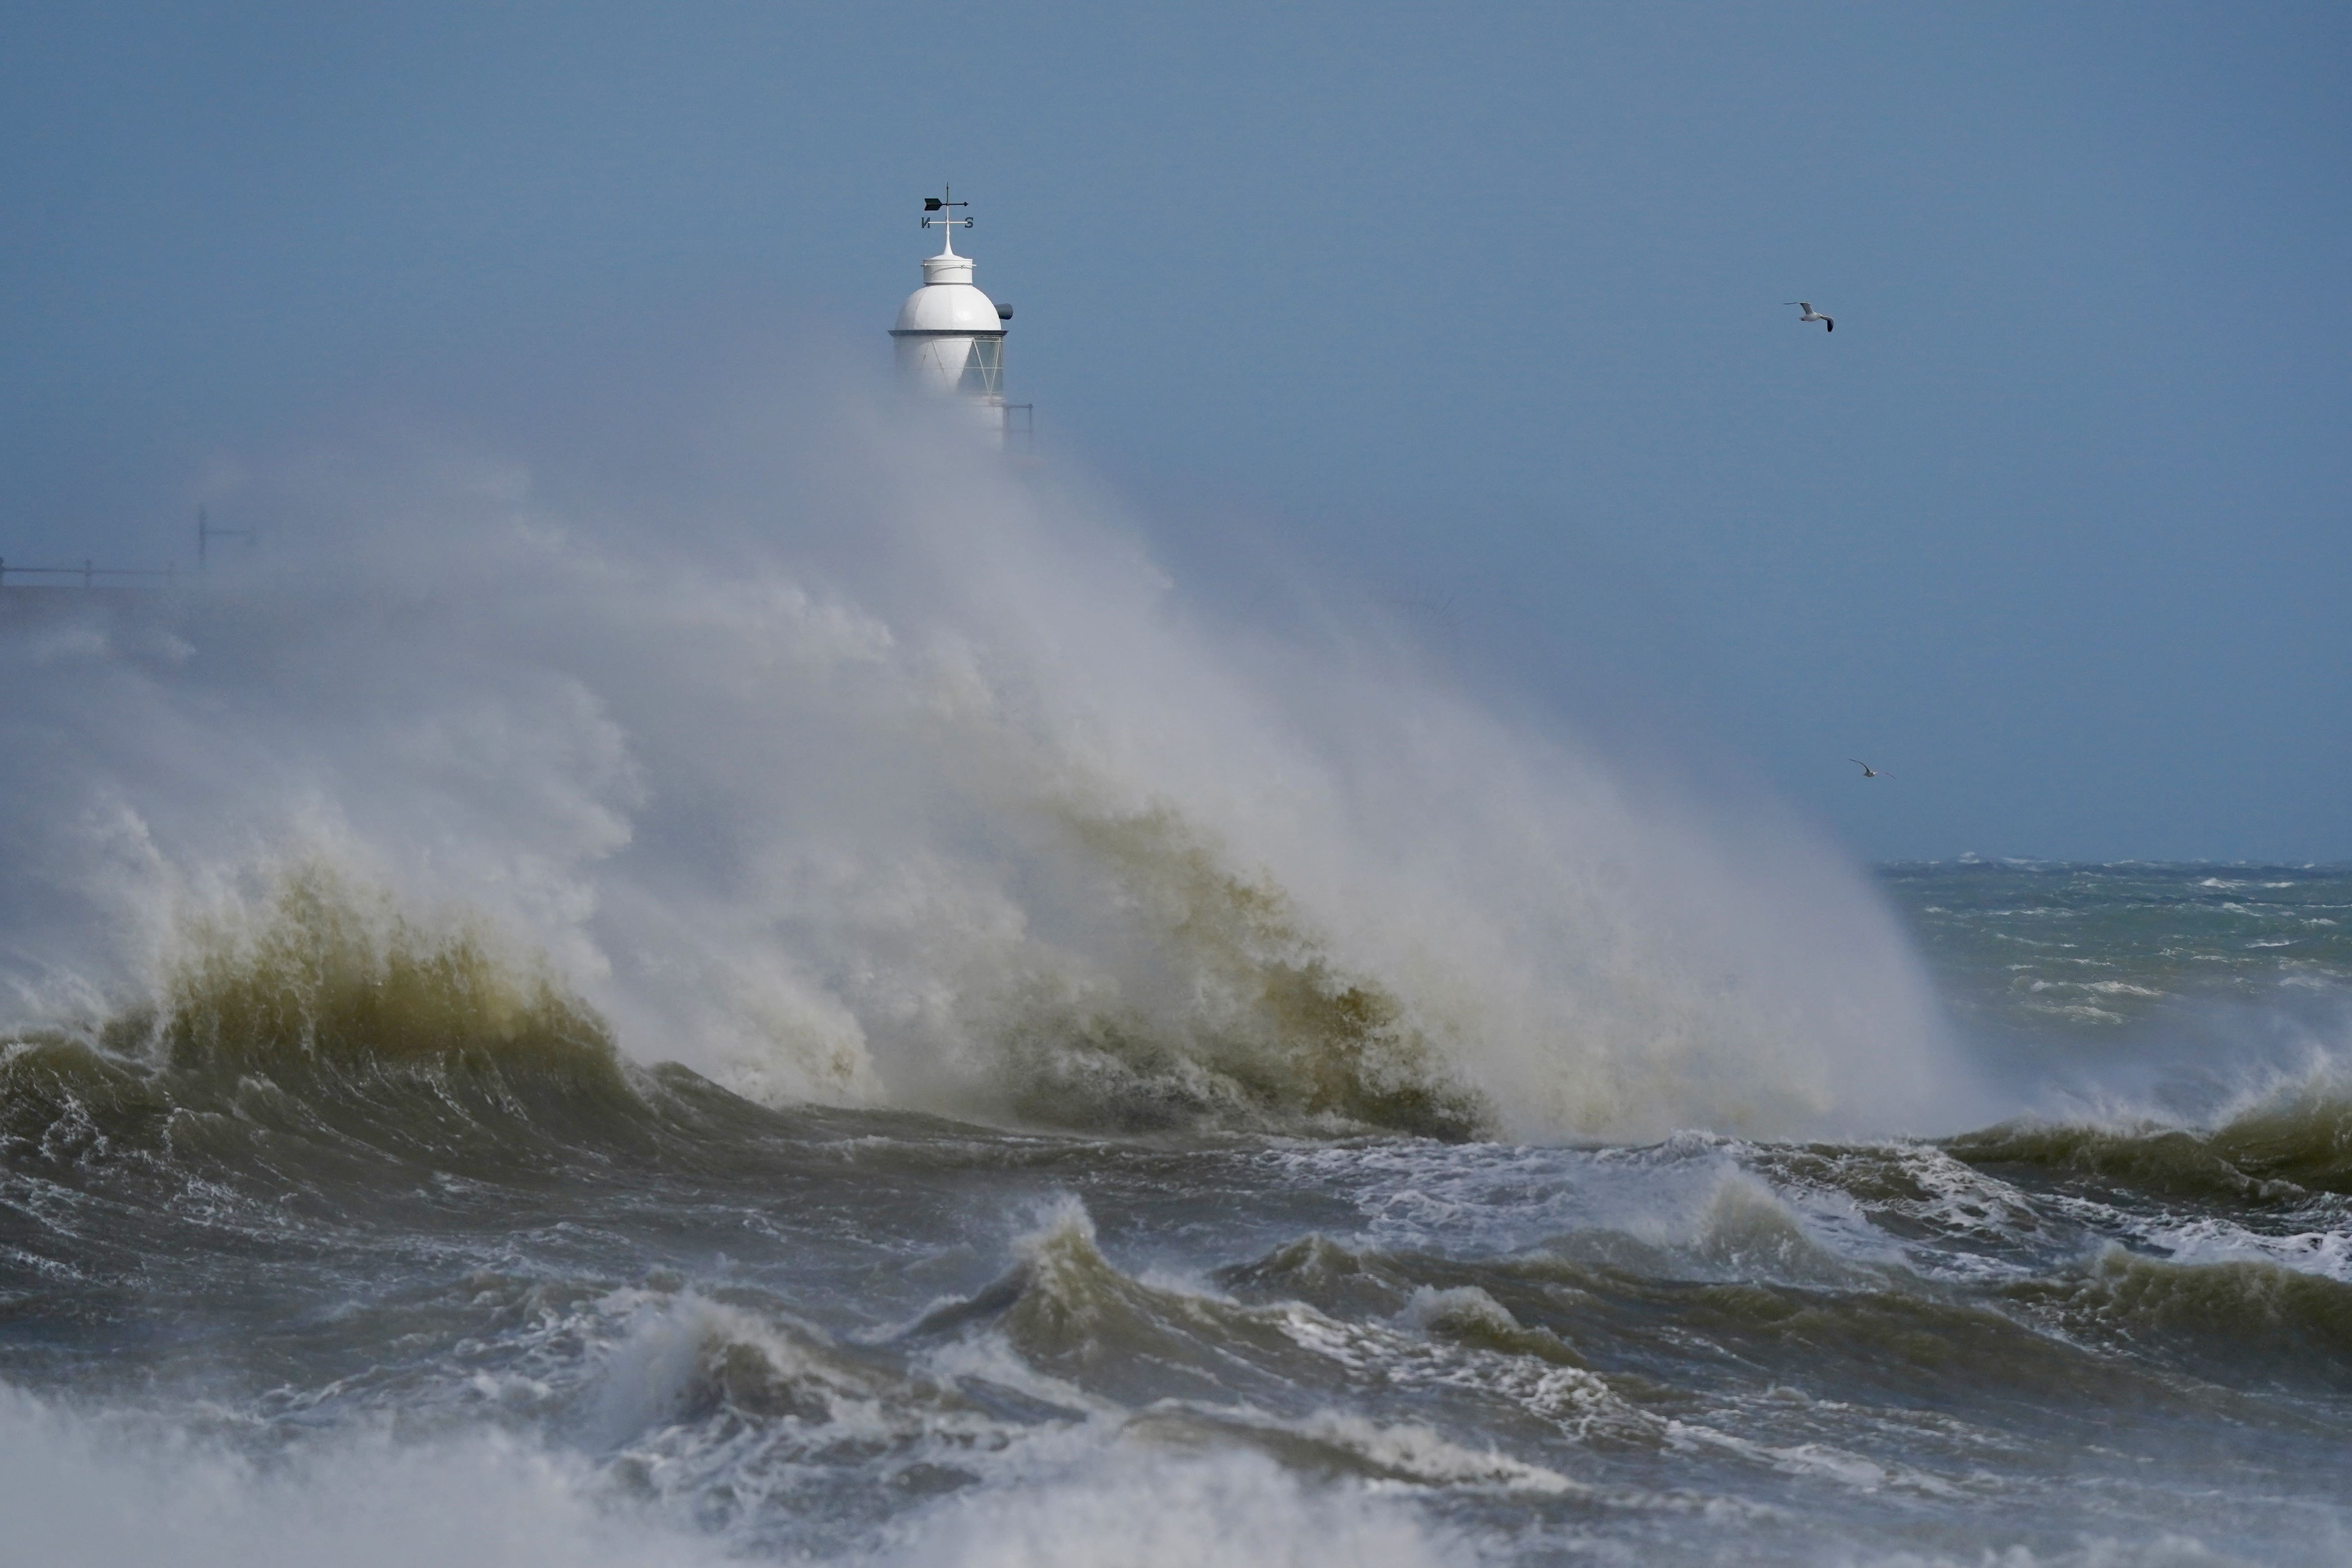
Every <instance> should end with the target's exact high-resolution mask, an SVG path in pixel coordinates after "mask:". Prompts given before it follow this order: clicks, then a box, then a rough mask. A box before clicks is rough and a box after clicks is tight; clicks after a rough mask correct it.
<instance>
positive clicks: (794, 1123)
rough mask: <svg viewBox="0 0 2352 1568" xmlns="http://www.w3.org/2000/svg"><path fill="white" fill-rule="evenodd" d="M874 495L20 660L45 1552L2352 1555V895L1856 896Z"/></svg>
mask: <svg viewBox="0 0 2352 1568" xmlns="http://www.w3.org/2000/svg"><path fill="white" fill-rule="evenodd" d="M855 434H856V433H855V432H853V433H852V436H855ZM869 435H870V433H869ZM857 439H866V437H858V438H857ZM837 445H839V446H840V447H842V449H843V450H845V451H848V450H850V449H851V448H853V447H856V445H857V441H856V439H851V438H850V437H844V438H843V440H842V441H841V442H840V443H837ZM867 445H868V446H869V447H872V448H873V449H872V450H870V451H867V452H866V455H865V456H864V457H857V456H855V455H852V456H849V457H842V458H837V459H835V458H828V459H826V460H827V461H837V462H838V464H839V465H840V466H841V468H842V471H841V472H839V473H835V475H834V477H833V479H830V480H825V481H824V482H822V483H817V482H814V481H812V483H811V484H807V485H802V486H800V487H799V488H797V489H795V488H794V487H793V486H792V485H789V484H785V483H782V482H781V481H779V480H778V479H777V478H776V476H775V475H774V474H773V473H772V471H771V470H770V469H769V468H765V467H762V466H761V465H762V464H763V463H764V462H765V461H766V458H765V457H764V456H763V453H764V447H761V449H760V450H758V451H754V452H752V453H751V454H750V456H748V457H746V458H743V462H742V467H743V471H742V472H741V473H740V474H738V475H736V476H734V477H733V478H732V479H729V478H726V477H725V476H721V477H720V478H718V479H707V481H705V480H698V481H697V482H698V483H700V484H701V485H702V488H701V489H698V490H692V491H691V492H690V493H689V492H688V491H685V490H681V491H680V492H679V493H678V494H677V495H674V496H668V497H666V498H665V500H664V502H663V505H662V506H661V507H660V508H659V509H658V514H657V515H656V516H654V517H652V518H650V519H648V518H646V517H645V516H644V515H642V513H643V511H644V508H643V506H642V505H641V504H640V502H641V500H642V498H637V499H635V500H633V499H631V498H630V497H626V496H623V497H617V498H613V497H608V498H605V499H604V500H596V499H594V498H593V497H591V498H589V499H588V500H583V499H582V496H583V494H584V493H585V492H584V491H583V489H580V488H578V487H574V489H572V490H571V491H568V492H567V491H566V490H565V489H564V488H563V487H562V485H558V484H551V483H549V482H545V481H542V480H539V479H533V478H532V477H531V475H530V473H529V472H527V471H525V470H523V469H521V468H518V467H516V466H515V465H511V464H504V463H500V462H494V461H489V460H488V459H484V460H482V461H481V462H480V463H474V460H473V459H469V458H463V457H462V455H461V456H457V457H453V456H451V455H450V454H449V453H447V452H444V451H440V450H437V449H436V451H435V452H433V453H430V454H428V455H427V457H426V458H422V459H418V460H417V461H415V462H414V463H412V464H408V465H406V466H403V464H401V463H397V462H391V461H387V462H385V463H383V464H382V465H380V466H379V467H378V468H374V469H371V470H369V471H366V472H364V473H360V474H357V475H355V476H352V477H351V478H350V479H348V483H346V484H344V488H343V489H341V490H340V491H338V490H336V489H335V488H334V484H335V482H341V481H333V476H332V474H331V473H330V472H329V470H328V468H327V467H314V468H304V469H303V470H301V472H300V474H299V475H298V476H297V477H298V478H299V479H300V480H301V482H302V483H303V485H305V486H306V487H308V488H306V489H304V490H303V492H302V502H303V506H304V507H305V508H306V509H308V510H306V511H305V513H304V515H305V516H309V517H312V518H327V519H331V520H332V521H333V522H334V526H333V527H332V528H331V529H327V528H325V527H324V525H323V524H322V525H321V530H320V544H319V547H318V548H317V549H315V550H313V551H311V552H310V553H308V554H304V553H303V552H302V551H301V549H300V548H299V542H290V543H289V544H288V545H287V546H286V547H285V550H284V555H283V558H282V559H279V558H277V557H273V558H272V560H271V561H269V562H264V563H261V564H259V565H257V566H256V567H254V568H252V569H251V571H250V572H249V573H248V574H247V575H245V576H242V577H236V578H224V580H220V581H215V582H210V583H207V584H202V585H200V586H199V587H198V588H196V589H193V590H184V591H179V592H176V593H174V594H171V595H147V596H137V595H116V596H114V597H111V598H110V597H109V596H107V595H103V594H93V595H79V596H77V594H78V591H76V592H75V593H64V592H61V593H60V594H59V595H53V596H50V597H47V598H43V597H40V596H39V595H35V594H33V593H32V592H31V591H28V590H9V591H8V596H0V690H5V693H6V696H5V700H0V1559H5V1561H6V1562H8V1563H24V1564H27V1565H31V1564H40V1565H43V1568H68V1565H87V1568H123V1565H130V1564H148V1563H170V1564H173V1565H187V1568H298V1565H299V1568H394V1565H399V1568H409V1565H417V1564H435V1565H444V1564H446V1565H458V1568H463V1565H471V1564H481V1565H484V1568H488V1565H491V1564H497V1565H499V1568H514V1565H534V1564H545V1565H548V1568H559V1565H560V1568H624V1565H628V1568H636V1565H647V1568H650V1565H669V1564H679V1565H688V1564H692V1565H703V1564H714V1563H844V1564H900V1563H903V1564H926V1565H932V1564H936V1565H943V1568H958V1565H964V1568H980V1565H993V1564H1002V1565H1005V1568H1012V1565H1015V1564H1019V1565H1024V1568H1028V1565H1042V1568H1058V1565H1067V1568H1079V1565H1085V1568H1097V1565H1099V1568H1157V1565H1163V1564H1164V1565H1169V1568H1175V1565H1185V1568H1191V1565H1195V1564H1211V1565H1214V1564H1234V1565H1240V1564H1248V1565H1251V1568H1269V1565H1295V1568H1320V1565H1327V1564H1328V1565H1334V1568H1337V1565H1340V1564H1347V1565H1350V1568H1387V1565H1395V1568H1404V1565H1416V1568H1417V1565H1423V1564H1464V1565H1468V1564H1482V1563H1491V1564H1505V1563H1508V1564H1585V1563H1628V1564H1633V1563H1638V1564H1643V1565H1669V1564H1701V1563H1720V1564H1740V1565H1759V1564H1790V1565H1797V1564H1804V1565H1841V1568H1842V1565H1853V1568H1863V1565H1878V1568H1898V1565H1899V1568H1929V1565H1944V1564H1949V1565H1955V1568H2050V1565H2056V1564H2070V1565H2077V1568H2126V1565H2156V1564H2164V1565H2167V1568H2185V1565H2189V1564H2222V1563H2231V1564H2263V1565H2284V1564H2320V1563H2347V1562H2352V1481H2347V1477H2352V1054H2347V1053H2352V869H2347V868H2341V867H2336V868H2326V867H2321V868H2313V867H2269V866H2207V865H2197V866H2181V865H2146V864H2130V865H2107V866H2089V865H2055V864H2032V863H2016V862H2006V861H2000V862H1975V861H1970V862H1965V863H1946V864H1934V865H1901V866H1893V867H1885V868H1877V869H1875V870H1872V869H1869V868H1859V867H1856V866H1854V865H1853V863H1852V862H1851V861H1850V860H1849V859H1847V858H1845V857H1844V856H1843V855H1842V854H1841V853H1840V852H1839V851H1837V850H1836V849H1835V848H1834V847H1832V846H1828V845H1826V844H1824V843H1822V842H1821V841H1820V840H1819V839H1818V838H1816V837H1811V836H1810V835H1809V832H1808V830H1807V829H1805V828H1804V827H1803V826H1801V824H1792V823H1791V822H1790V820H1788V819H1787V818H1786V817H1785V816H1783V815H1780V814H1777V813H1776V812H1775V810H1773V809H1771V808H1769V807H1756V808H1753V809H1750V808H1749V807H1747V806H1743V805H1740V804H1739V803H1738V802H1736V801H1726V800H1723V799H1713V800H1708V799H1704V798H1699V795H1698V792H1697V790H1696V786H1692V791H1691V792H1690V793H1688V794H1685V793H1684V792H1682V791H1681V789H1680V787H1679V786H1678V785H1676V784H1675V783H1673V782H1672V781H1670V780H1664V779H1662V778H1661V777H1660V775H1659V774H1658V773H1657V772H1656V770H1654V769H1653V770H1643V769H1640V768H1633V767H1631V766H1628V765H1622V764H1620V763H1615V762H1612V759H1611V758H1610V757H1608V756H1607V755H1605V754H1602V753H1601V752H1596V751H1594V750H1593V749H1592V748H1591V747H1590V746H1589V745H1586V744H1583V743H1581V742H1579V741H1577V740H1576V739H1575V737H1573V736H1572V735H1568V734H1564V733H1560V732H1558V731H1553V730H1549V729H1547V728H1546V727H1544V726H1542V725H1538V724H1534V723H1530V722H1529V721H1526V720H1525V719H1524V717H1506V716H1505V715H1503V714H1502V713H1499V712H1498V711H1496V710H1495V709H1494V708H1493V707H1491V706H1488V705H1485V704H1482V703H1481V702H1480V701H1479V700H1475V698H1474V697H1473V696H1472V695H1471V694H1469V693H1467V692H1465V690H1463V689H1461V686H1460V684H1459V683H1458V682H1457V681H1455V680H1454V679H1453V678H1451V677H1450V676H1448V675H1446V674H1445V673H1444V671H1433V670H1431V669H1430V668H1428V667H1427V665H1426V664H1425V662H1423V661H1422V660H1420V659H1419V658H1418V657H1417V656H1415V655H1414V654H1413V653H1412V650H1411V649H1410V648H1409V647H1405V648H1400V647H1396V646H1394V645H1393V644H1392V643H1391V642H1388V641H1383V639H1382V637H1381V635H1380V634H1379V633H1378V632H1377V629H1375V630H1374V631H1373V632H1369V633H1365V634H1363V635H1358V634H1357V633H1355V632H1352V631H1351V632H1349V633H1348V634H1346V635H1344V636H1342V635H1337V634H1332V635H1326V634H1322V633H1317V634H1314V635H1307V634H1304V633H1300V634H1297V635H1289V634H1286V635H1282V636H1276V635H1274V634H1272V633H1270V632H1267V631H1265V630H1264V629H1263V628H1262V627H1261V628H1257V629H1254V628H1253V627H1252V626H1250V625H1246V624H1242V623H1240V622H1236V621H1234V620H1231V619H1221V618H1220V617H1219V616H1217V615H1216V614H1214V613H1213V610H1212V609H1211V608H1208V607H1204V606H1202V605H1197V604H1193V603H1191V602H1189V601H1188V600H1187V599H1186V598H1185V597H1184V595H1182V594H1181V593H1180V592H1178V591H1177V589H1176V587H1175V586H1174V584H1172V583H1171V578H1170V577H1169V574H1166V573H1165V572H1163V571H1162V570H1161V569H1160V567H1158V566H1157V565H1156V564H1154V563H1153V562H1152V561H1151V559H1150V554H1149V552H1147V551H1146V550H1144V549H1143V548H1142V547H1141V545H1140V544H1139V542H1138V538H1139V535H1138V534H1137V532H1136V531H1134V530H1133V529H1131V528H1129V527H1128V526H1127V525H1125V524H1122V523H1120V522H1119V521H1118V520H1116V519H1109V520H1106V519H1105V518H1104V517H1102V516H1101V515H1100V513H1101V508H1102V503H1101V502H1100V500H1099V499H1098V498H1097V497H1095V496H1093V495H1091V494H1087V495H1076V496H1073V495H1066V494H1061V493H1057V492H1055V490H1054V489H1052V487H1051V484H1050V482H1049V481H1047V480H1045V479H1021V478H1019V477H1018V476H1011V477H1006V478H1004V479H1003V480H1002V482H999V481H998V480H995V479H987V478H986V476H985V474H982V477H981V478H979V479H975V478H974V475H975V473H976V472H979V470H978V469H976V468H974V467H973V466H972V465H970V464H964V465H961V466H959V465H958V464H955V463H951V462H949V461H947V460H946V459H943V458H939V457H938V456H937V455H936V452H935V451H934V449H933V448H934V447H935V446H936V443H933V444H929V445H925V444H920V443H918V444H915V445H912V446H903V447H902V446H894V445H892V442H891V439H890V438H888V437H887V436H875V437H871V439H870V440H868V442H867ZM469 464H472V465H473V466H468V465H469ZM330 467H331V466H330ZM321 476H324V477H321ZM822 478H823V475H822V474H821V475H820V479H822ZM331 481H332V482H331ZM948 494H953V495H954V496H955V497H956V498H957V505H956V506H955V507H953V508H952V509H950V508H944V507H942V506H941V505H940V502H939V498H940V496H942V495H948ZM1841 765H1842V764H1841ZM1886 782H1888V784H1890V786H1891V787H1898V788H1899V787H1901V784H1900V781H1886ZM1857 787H1874V785H1870V786H1864V785H1861V784H1859V781H1857Z"/></svg>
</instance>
